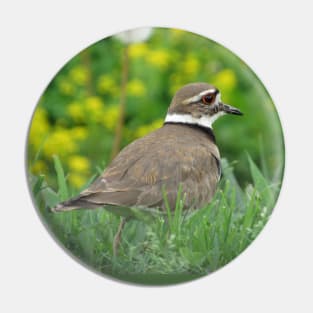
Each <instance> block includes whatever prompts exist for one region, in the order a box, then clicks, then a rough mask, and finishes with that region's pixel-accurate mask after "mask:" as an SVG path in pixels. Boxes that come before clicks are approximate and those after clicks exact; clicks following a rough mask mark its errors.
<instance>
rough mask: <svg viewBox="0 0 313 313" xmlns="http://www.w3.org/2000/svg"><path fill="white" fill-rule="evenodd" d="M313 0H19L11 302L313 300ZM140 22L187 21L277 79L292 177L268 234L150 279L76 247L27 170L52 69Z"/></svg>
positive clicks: (112, 306)
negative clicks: (102, 268) (154, 284)
mask: <svg viewBox="0 0 313 313" xmlns="http://www.w3.org/2000/svg"><path fill="white" fill-rule="evenodd" d="M310 12H312V8H311V7H310V1H302V0H299V1H297V2H295V3H293V2H292V1H275V2H274V1H265V0H263V1H258V2H257V1H254V2H253V3H252V1H232V2H231V1H221V0H218V1H217V0H215V1H197V0H193V1H188V2H185V3H183V1H161V0H159V1H153V2H152V1H137V0H136V1H134V0H133V1H129V2H126V1H122V0H114V1H88V2H87V1H56V0H55V1H53V2H52V1H49V2H48V1H45V2H44V1H33V0H30V1H24V2H22V1H10V2H7V3H6V4H4V2H2V4H1V8H0V26H1V27H0V32H1V37H0V38H1V50H0V51H1V54H0V55H1V57H0V69H1V71H0V75H1V76H0V78H1V85H0V86H1V109H2V111H1V123H0V125H1V132H0V136H1V137H0V143H1V162H0V166H1V168H0V173H1V179H0V182H1V206H0V209H1V218H0V232H1V235H0V240H1V245H0V247H1V269H0V271H1V273H0V288H1V290H0V292H1V302H0V310H1V312H24V311H31V312H76V313H79V312H104V311H109V312H111V311H112V312H135V311H136V312H138V313H139V312H170V311H174V310H175V312H176V311H179V312H193V311H200V312H201V311H212V312H242V313H244V312H266V311H268V312H276V311H278V310H279V311H283V312H296V311H297V312H312V310H313V303H312V300H311V299H310V296H311V297H312V279H313V277H312V276H313V275H312V274H313V270H312V264H313V262H312V261H313V259H312V253H310V252H311V250H312V238H313V233H312V232H313V227H312V223H313V222H312V221H313V218H312V215H313V213H312V212H313V208H312V207H313V206H312V200H311V198H312V194H313V191H312V160H313V155H312V134H313V132H312V107H313V102H312V89H313V87H312V73H313V72H312V70H313V67H312V55H313V51H312V50H313V49H312V48H313V47H312V31H311V30H312V29H313V25H312V24H313V23H312V18H311V15H310ZM137 26H167V27H176V28H182V29H185V30H189V31H193V32H196V33H199V34H201V35H204V36H207V37H209V38H211V39H213V40H216V41H217V42H219V43H221V44H223V45H225V46H226V47H227V48H229V49H230V50H232V51H233V52H234V53H236V54H237V55H238V56H239V57H241V58H242V59H243V60H244V61H245V62H246V63H247V64H248V65H249V66H250V67H251V68H252V69H253V70H254V71H255V73H256V74H257V75H258V77H259V78H260V79H261V81H262V82H263V83H264V84H265V86H266V88H267V89H268V90H269V92H270V94H271V96H272V98H273V100H274V102H275V104H276V107H277V110H278V113H279V114H280V118H281V121H282V125H283V129H284V134H285V139H286V170H285V177H284V185H283V188H282V191H281V195H280V198H279V201H278V203H277V206H276V209H275V211H274V214H273V216H272V218H271V220H270V222H269V223H268V224H267V226H266V227H265V229H264V230H263V232H262V233H261V235H260V236H259V237H258V238H257V239H256V240H255V242H254V243H253V244H252V245H251V246H250V247H249V248H248V249H247V250H246V251H245V252H244V253H243V254H242V255H240V256H239V257H238V258H237V259H235V260H234V261H233V262H231V263H230V264H228V265H227V266H225V267H224V268H223V269H222V270H220V271H218V272H216V273H214V274H213V275H212V276H210V277H206V278H203V279H200V280H197V281H194V282H191V283H187V284H183V285H179V286H172V287H160V288H144V287H138V286H132V285H127V284H122V283H119V282H116V281H112V280H109V279H104V278H102V277H100V276H98V275H97V274H95V273H93V272H91V271H89V270H87V269H86V268H84V267H82V266H81V265H80V264H78V263H76V262H75V261H74V260H73V259H72V258H70V257H69V256H68V255H67V254H66V253H65V252H64V251H63V250H62V249H61V248H60V247H59V246H58V245H57V243H56V242H55V241H54V240H53V239H52V237H50V235H49V234H48V232H47V231H46V229H45V228H44V227H43V225H42V224H41V222H40V220H39V217H38V216H37V214H36V212H35V210H34V208H33V206H32V202H31V199H30V196H29V194H28V190H27V186H26V180H25V172H24V149H25V140H26V132H27V129H28V125H29V122H30V118H31V115H32V112H33V110H34V108H35V104H36V102H37V100H38V99H39V96H40V95H41V93H42V92H43V90H44V88H45V87H46V86H47V84H48V83H49V81H50V80H51V78H52V77H53V76H54V75H55V74H56V72H57V71H58V70H59V69H60V67H61V66H63V65H64V64H65V63H66V62H67V61H68V60H69V59H70V58H72V57H73V56H74V55H75V54H76V53H77V52H79V51H80V50H81V49H83V48H85V47H86V46H88V45H90V44H92V43H94V42H95V41H97V40H99V39H101V38H103V37H106V36H108V35H111V34H114V33H116V32H119V31H122V30H125V29H128V28H132V27H137Z"/></svg>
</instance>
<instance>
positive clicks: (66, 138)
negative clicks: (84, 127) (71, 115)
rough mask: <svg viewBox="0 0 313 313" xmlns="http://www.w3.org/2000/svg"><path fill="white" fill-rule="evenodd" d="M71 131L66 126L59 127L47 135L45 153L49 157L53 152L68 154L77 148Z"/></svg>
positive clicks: (60, 154)
mask: <svg viewBox="0 0 313 313" xmlns="http://www.w3.org/2000/svg"><path fill="white" fill-rule="evenodd" d="M73 139H74V138H73V136H72V134H71V131H70V130H68V129H65V128H61V127H60V128H57V129H56V130H55V131H54V132H53V133H51V134H50V136H48V137H47V140H46V141H45V143H44V145H43V153H44V155H45V156H47V157H48V158H51V157H52V155H53V154H57V155H59V156H66V155H69V154H72V153H73V152H75V151H76V150H77V145H76V143H75V141H74V140H73Z"/></svg>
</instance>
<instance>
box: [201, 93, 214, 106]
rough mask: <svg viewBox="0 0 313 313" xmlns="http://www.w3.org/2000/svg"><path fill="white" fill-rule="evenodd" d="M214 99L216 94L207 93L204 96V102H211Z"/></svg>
mask: <svg viewBox="0 0 313 313" xmlns="http://www.w3.org/2000/svg"><path fill="white" fill-rule="evenodd" d="M213 100H214V95H212V94H209V95H205V96H203V97H202V102H203V103H204V104H211V103H212V101H213Z"/></svg>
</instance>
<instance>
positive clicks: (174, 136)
mask: <svg viewBox="0 0 313 313" xmlns="http://www.w3.org/2000/svg"><path fill="white" fill-rule="evenodd" d="M26 158H27V168H26V171H27V177H28V183H29V190H30V193H31V196H32V199H33V203H34V205H35V207H36V209H37V211H38V214H39V215H40V217H41V218H42V220H43V222H44V224H45V225H46V227H47V228H48V229H49V231H50V233H52V234H53V236H54V238H55V239H56V240H57V241H58V242H59V244H60V245H61V246H62V247H63V248H64V249H65V250H66V251H67V252H68V253H69V254H70V255H71V256H74V257H75V259H76V260H77V259H78V260H80V261H81V263H82V264H84V265H86V266H88V267H89V268H90V269H91V270H93V271H95V272H97V273H99V274H103V275H104V276H110V277H112V278H116V279H119V280H121V281H125V282H132V283H137V284H146V285H169V284H176V283H182V282H186V281H190V280H193V279H196V278H199V277H203V276H206V275H208V274H211V273H213V272H215V271H216V270H218V269H220V268H222V267H223V266H224V265H226V264H227V263H229V262H230V261H232V260H233V259H234V258H235V257H237V256H238V255H239V254H240V253H241V252H242V251H244V250H245V249H246V248H247V247H248V246H249V245H250V243H251V242H252V241H253V240H254V239H255V238H256V237H257V236H258V234H259V233H260V231H261V230H262V229H263V227H264V226H265V224H266V223H267V221H268V219H269V218H270V216H271V213H272V211H273V209H274V206H275V203H276V200H277V198H278V195H279V192H280V187H281V184H282V178H283V171H284V158H285V157H284V140H283V133H282V128H281V124H280V121H279V117H278V114H277V111H276V109H275V106H274V104H273V101H272V99H271V97H270V96H269V94H268V92H267V91H266V89H265V87H264V86H263V84H262V83H261V82H260V80H259V79H258V78H257V76H256V75H255V74H254V72H253V71H252V70H251V69H250V68H249V67H248V66H247V65H246V64H245V63H244V62H243V61H242V60H241V59H239V58H238V57H237V56H236V55H235V54H233V53H232V52H231V51H229V50H228V49H226V48H225V47H223V46H221V45H220V44H218V43H216V42H214V41H211V40H210V39H207V38H204V37H202V36H199V35H196V34H194V33H190V32H187V31H183V30H179V29H170V28H138V29H132V30H128V31H125V32H122V33H119V34H117V35H113V36H111V37H109V38H105V39H103V40H100V41H98V42H96V43H95V44H93V45H91V46H89V47H87V48H86V49H84V50H83V51H81V52H80V53H78V54H77V55H76V56H74V57H73V58H72V59H71V60H70V61H69V62H68V63H67V64H65V65H64V66H63V67H62V69H61V70H60V71H59V72H58V73H57V74H56V75H55V76H54V77H53V79H52V80H51V82H50V83H49V85H48V86H47V88H46V90H45V91H44V93H43V95H42V96H41V97H40V99H39V101H38V104H37V106H36V109H35V112H34V114H33V117H32V121H31V124H30V128H29V133H28V139H27V157H26ZM64 257H66V256H64Z"/></svg>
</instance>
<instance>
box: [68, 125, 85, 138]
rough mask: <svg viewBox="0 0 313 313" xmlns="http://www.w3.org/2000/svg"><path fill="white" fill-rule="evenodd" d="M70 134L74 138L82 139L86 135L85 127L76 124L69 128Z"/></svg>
mask: <svg viewBox="0 0 313 313" xmlns="http://www.w3.org/2000/svg"><path fill="white" fill-rule="evenodd" d="M71 135H72V136H73V138H74V139H75V140H84V139H86V138H87V136H88V131H87V129H86V128H85V127H82V126H76V127H73V128H72V129H71Z"/></svg>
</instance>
